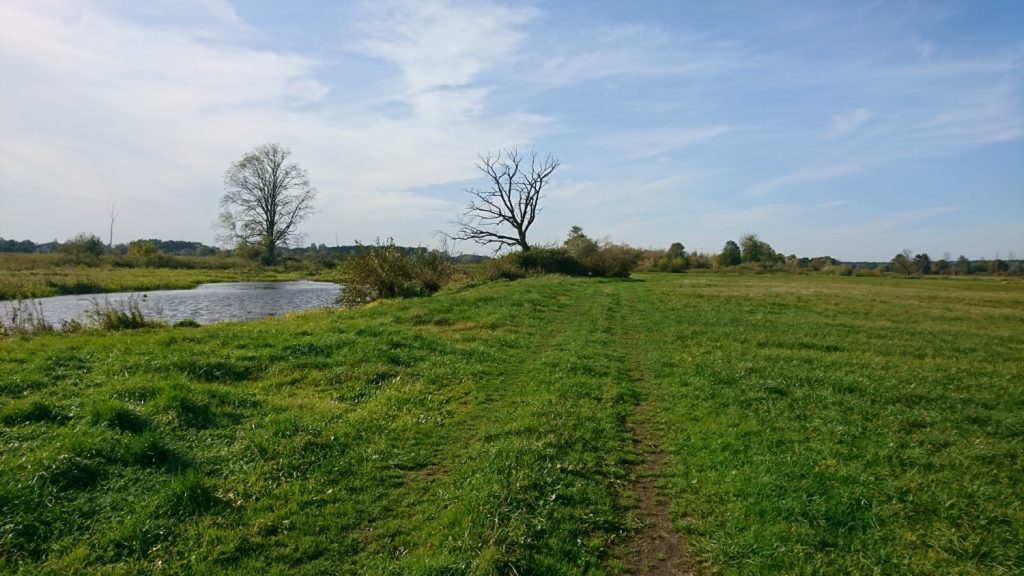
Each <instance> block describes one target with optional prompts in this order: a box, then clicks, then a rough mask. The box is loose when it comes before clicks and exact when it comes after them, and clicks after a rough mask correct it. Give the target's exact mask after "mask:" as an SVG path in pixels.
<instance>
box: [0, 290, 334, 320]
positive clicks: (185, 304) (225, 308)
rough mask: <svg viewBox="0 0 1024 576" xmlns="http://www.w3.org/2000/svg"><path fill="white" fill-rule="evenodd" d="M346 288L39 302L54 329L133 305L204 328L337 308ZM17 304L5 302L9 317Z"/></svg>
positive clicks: (2, 310)
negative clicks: (131, 302) (104, 309)
mask: <svg viewBox="0 0 1024 576" xmlns="http://www.w3.org/2000/svg"><path fill="white" fill-rule="evenodd" d="M340 292H341V286H339V285H338V284H333V283H330V282H311V281H308V280H302V281H298V282H222V283H215V284H201V285H200V286H197V287H196V288H193V289H191V290H152V291H148V292H115V293H112V294H83V295H74V296H53V297H50V298H39V299H37V300H35V302H38V303H39V305H40V306H41V307H42V313H43V317H44V318H45V319H46V321H47V322H48V323H50V324H52V325H54V326H59V325H60V324H61V322H62V321H69V320H77V321H79V322H85V321H86V319H87V318H86V316H87V314H86V313H87V311H88V310H90V309H93V308H95V307H96V306H97V304H98V305H99V306H100V307H107V306H108V305H109V306H113V307H115V308H122V309H123V308H125V307H126V306H127V305H128V302H129V299H130V298H131V299H134V300H135V301H137V302H139V306H140V308H141V310H142V314H143V316H144V317H145V318H146V319H148V320H162V321H164V322H169V323H172V324H173V323H174V322H178V321H179V320H185V319H191V320H195V321H196V322H198V323H200V324H210V323H212V322H225V321H233V320H254V319H257V318H265V317H267V316H279V315H281V314H285V313H287V312H295V311H299V310H310V309H313V308H324V307H327V306H333V305H335V302H336V300H337V298H338V294H339V293H340ZM13 305H14V303H13V302H11V301H0V314H3V315H4V317H6V316H7V315H8V314H9V312H10V310H11V307H12V306H13Z"/></svg>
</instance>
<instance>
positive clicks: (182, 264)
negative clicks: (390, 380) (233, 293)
mask: <svg viewBox="0 0 1024 576" xmlns="http://www.w3.org/2000/svg"><path fill="white" fill-rule="evenodd" d="M118 258H120V259H118ZM164 258H165V259H166V260H168V261H169V262H172V263H174V264H176V266H178V267H162V268H154V267H129V266H124V265H119V264H118V263H123V262H122V261H126V260H125V259H124V258H123V257H113V256H111V257H104V259H103V260H99V261H97V262H96V263H95V264H94V265H92V266H86V265H81V264H74V263H70V262H68V260H67V258H66V257H64V256H63V255H60V254H0V300H13V299H16V298H23V299H24V298H42V297H46V296H61V295H65V294H98V293H104V292H131V291H140V290H172V289H184V288H194V287H196V286H198V285H200V284H203V283H206V282H242V281H263V280H266V281H277V280H298V279H301V278H306V277H309V276H311V275H312V273H311V272H310V271H309V270H287V269H284V268H262V267H258V266H254V265H251V264H247V263H245V262H242V261H240V260H233V259H225V258H212V257H208V258H200V257H171V256H165V257H164Z"/></svg>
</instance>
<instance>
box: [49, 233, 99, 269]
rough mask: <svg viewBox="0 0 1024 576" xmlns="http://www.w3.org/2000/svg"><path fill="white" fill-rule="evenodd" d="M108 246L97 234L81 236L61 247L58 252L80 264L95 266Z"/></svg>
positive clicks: (83, 234)
mask: <svg viewBox="0 0 1024 576" xmlns="http://www.w3.org/2000/svg"><path fill="white" fill-rule="evenodd" d="M105 249H106V246H105V245H104V244H103V240H100V238H99V236H96V235H95V234H85V233H84V232H83V233H82V234H79V235H78V236H75V237H74V238H72V239H70V240H68V241H67V242H65V243H63V244H61V245H59V246H58V247H57V251H58V252H60V253H61V254H64V255H65V256H67V257H68V258H69V259H70V260H71V261H73V262H75V263H78V264H94V263H97V262H98V261H99V257H100V256H102V255H103V252H104V250H105Z"/></svg>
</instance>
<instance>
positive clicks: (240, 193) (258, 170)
mask: <svg viewBox="0 0 1024 576" xmlns="http://www.w3.org/2000/svg"><path fill="white" fill-rule="evenodd" d="M289 156H291V150H289V149H288V148H286V147H284V146H281V145H280V144H276V143H267V144H263V145H261V146H257V147H256V148H253V149H252V150H251V151H250V152H248V153H246V154H245V156H243V157H242V159H241V160H239V161H237V162H234V163H232V164H231V167H230V168H228V170H227V172H225V173H224V189H225V192H224V196H222V197H221V199H220V206H221V209H222V211H221V213H220V218H219V221H218V224H217V226H218V228H219V229H220V231H221V233H220V235H219V239H220V240H221V241H223V242H225V243H235V244H236V245H237V246H238V247H240V248H243V251H249V252H250V253H252V254H257V255H259V256H260V258H261V259H262V260H263V261H264V262H265V263H267V264H272V263H273V262H275V261H276V260H277V258H278V252H279V250H280V249H281V248H286V247H288V246H289V245H291V244H292V243H294V242H297V241H299V240H300V239H301V238H302V235H301V234H300V233H299V230H298V227H299V224H300V223H302V221H304V220H305V219H306V218H308V217H309V216H310V215H312V214H313V201H314V200H315V199H316V189H314V188H313V186H312V185H311V184H310V183H309V176H308V174H307V172H306V171H305V170H303V169H302V168H301V167H300V166H299V165H298V164H296V163H294V162H288V157H289ZM244 249H248V250H244Z"/></svg>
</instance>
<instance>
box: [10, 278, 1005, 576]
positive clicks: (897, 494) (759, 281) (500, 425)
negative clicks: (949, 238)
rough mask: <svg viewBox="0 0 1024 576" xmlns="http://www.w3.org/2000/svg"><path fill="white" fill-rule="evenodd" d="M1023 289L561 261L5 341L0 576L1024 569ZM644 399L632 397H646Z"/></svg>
mask: <svg viewBox="0 0 1024 576" xmlns="http://www.w3.org/2000/svg"><path fill="white" fill-rule="evenodd" d="M1021 358H1024V285H1022V284H1020V283H1004V282H1000V281H995V280H988V281H984V280H968V281H940V280H898V279H876V278H826V277H793V276H726V275H714V274H690V275H642V276H640V277H639V278H638V279H637V280H633V281H611V280H609V281H603V280H589V279H566V278H556V277H543V278H535V279H529V280H524V281H520V282H515V283H504V282H502V283H493V284H485V285H480V286H475V287H463V288H460V289H454V290H448V291H443V292H442V293H441V294H439V295H436V296H434V297H432V298H429V299H420V300H409V301H396V302H383V303H380V304H378V305H373V306H370V307H367V308H364V309H359V310H349V311H323V312H315V313H308V314H302V315H296V316H294V317H290V318H285V319H277V320H267V321H261V322H252V323H244V324H223V325H213V326H204V327H201V328H189V329H185V328H162V329H142V330H138V331H132V332H118V333H106V332H85V333H78V334H67V335H45V334H41V335H37V336H28V337H16V338H8V339H6V340H2V341H0V443H2V450H0V572H3V571H15V572H22V573H26V574H35V573H53V572H57V573H62V572H69V571H76V572H92V573H114V574H117V573H137V572H143V571H145V572H149V571H155V570H163V571H167V572H168V573H181V572H195V573H240V574H241V573H252V572H256V571H259V572H263V573H271V574H276V573H289V574H291V573H299V574H304V573H305V574H320V573H360V572H362V573H400V574H507V573H513V571H515V573H519V574H547V573H566V574H575V573H597V574H600V573H616V572H620V571H621V570H622V567H621V565H620V556H619V554H618V552H617V550H618V549H619V546H620V544H622V543H623V542H624V541H625V540H626V539H627V538H628V537H629V536H630V534H631V533H632V531H633V530H634V528H635V526H636V521H635V520H633V519H632V515H633V512H632V511H631V510H630V509H629V507H628V505H626V504H624V503H627V502H630V501H631V498H630V478H629V474H628V465H629V463H631V462H632V461H634V459H635V455H634V453H633V444H632V441H631V438H630V435H629V432H628V430H629V428H628V427H627V420H633V421H636V420H637V419H643V420H644V424H646V428H648V429H650V430H651V431H652V432H653V433H654V434H655V435H656V440H657V441H658V442H659V443H660V445H661V447H662V449H663V450H664V451H665V453H666V464H665V467H664V469H663V470H662V471H661V474H660V477H659V481H660V483H661V485H662V486H663V488H664V490H665V491H666V493H667V494H668V495H669V497H670V500H671V510H672V513H673V518H674V521H675V523H676V526H677V527H678V528H679V529H680V530H681V531H682V532H684V533H685V535H686V537H687V542H688V545H689V547H690V551H691V553H692V555H693V556H694V557H696V558H697V559H698V560H699V561H701V562H702V563H705V564H707V565H708V566H710V567H711V568H712V569H713V570H714V571H716V572H718V573H723V574H746V573H808V574H811V573H837V572H838V573H843V572H852V573H905V574H914V573H919V574H934V573H963V574H992V573H996V574H998V573H1007V574H1010V573H1014V572H1019V571H1020V570H1022V569H1024V550H1022V547H1021V545H1020V542H1021V541H1024V507H1022V504H1024V496H1022V493H1021V486H1024V464H1022V463H1024V453H1022V450H1024V448H1022V446H1024V443H1022V435H1024V362H1022V361H1021ZM639 402H643V403H644V406H645V409H644V410H642V411H639V412H638V411H636V409H635V407H636V405H637V403H639Z"/></svg>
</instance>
